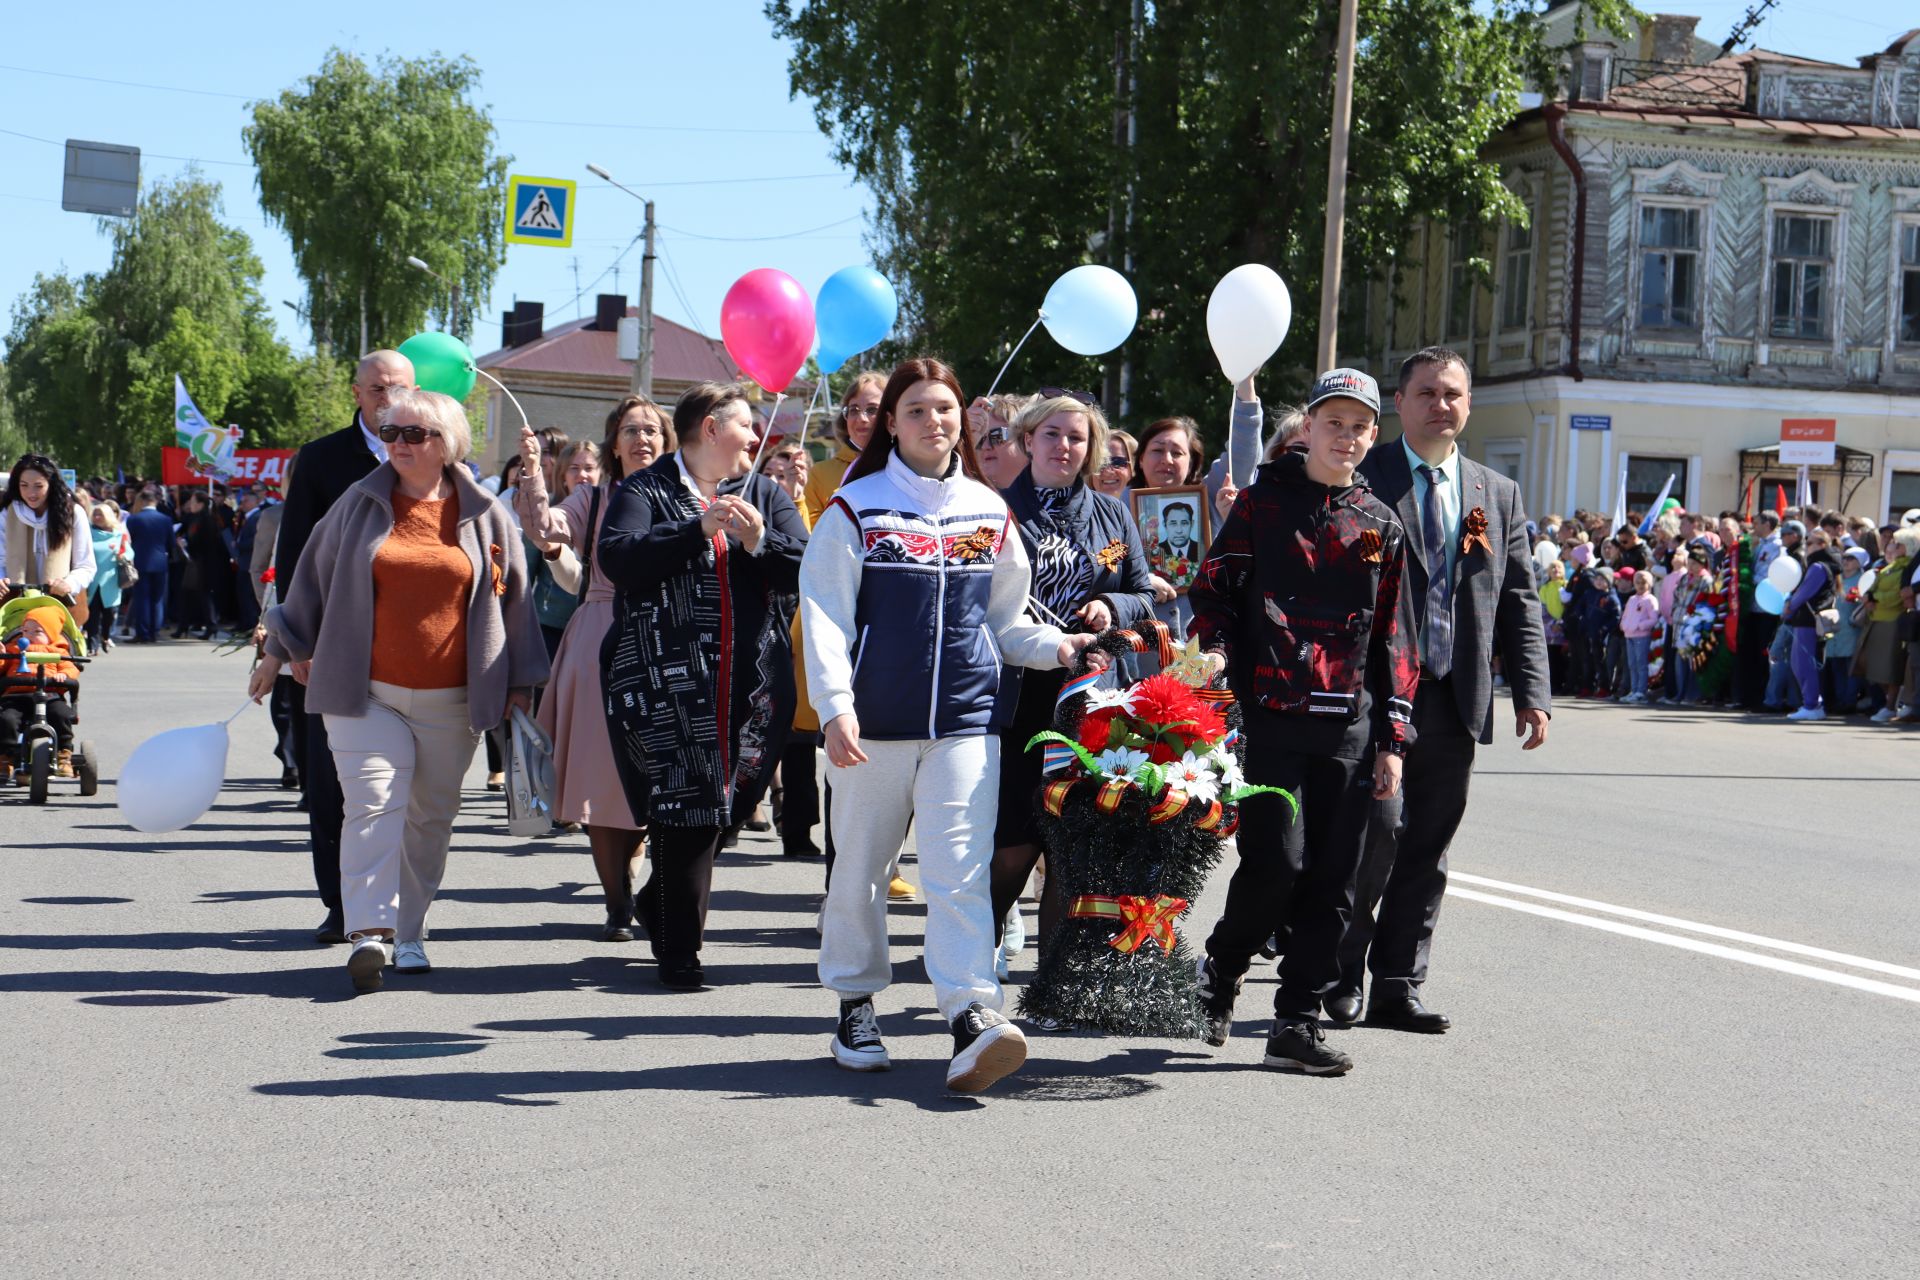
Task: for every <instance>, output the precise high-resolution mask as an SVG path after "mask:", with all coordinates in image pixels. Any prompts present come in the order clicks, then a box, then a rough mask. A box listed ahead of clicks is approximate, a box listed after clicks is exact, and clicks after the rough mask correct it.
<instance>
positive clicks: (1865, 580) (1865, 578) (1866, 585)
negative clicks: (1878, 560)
mask: <svg viewBox="0 0 1920 1280" xmlns="http://www.w3.org/2000/svg"><path fill="white" fill-rule="evenodd" d="M1878 581H1880V575H1879V574H1877V573H1875V572H1874V571H1873V570H1871V569H1868V570H1867V571H1866V572H1865V573H1863V574H1861V575H1860V581H1858V582H1856V583H1854V584H1853V589H1854V590H1855V591H1858V592H1859V593H1860V595H1861V598H1862V599H1864V598H1865V597H1866V594H1867V593H1868V592H1869V591H1872V590H1873V584H1874V583H1876V582H1878Z"/></svg>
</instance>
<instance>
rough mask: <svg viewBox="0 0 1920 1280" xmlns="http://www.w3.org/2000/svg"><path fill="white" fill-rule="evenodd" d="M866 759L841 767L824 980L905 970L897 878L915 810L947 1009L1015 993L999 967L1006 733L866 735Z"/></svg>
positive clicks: (932, 968)
mask: <svg viewBox="0 0 1920 1280" xmlns="http://www.w3.org/2000/svg"><path fill="white" fill-rule="evenodd" d="M860 748H861V750H863V751H865V752H866V754H867V762H866V763H865V764H857V765H852V766H850V767H847V768H837V767H836V768H834V769H833V846H834V863H833V883H832V884H831V885H830V886H829V887H828V889H827V905H826V911H825V915H824V918H823V919H822V921H821V939H820V982H821V984H822V985H823V986H825V987H827V988H829V989H830V990H833V991H836V992H838V993H839V994H840V995H841V997H842V998H843V999H844V998H850V997H854V996H863V995H873V994H875V993H877V992H879V991H883V990H885V989H886V987H887V984H888V983H890V982H891V981H892V980H893V964H892V960H891V957H890V956H889V954H888V944H887V879H888V876H889V874H890V872H889V868H891V867H892V865H893V860H894V856H895V855H896V854H898V853H899V852H900V842H901V840H902V839H904V838H905V836H906V834H907V820H908V818H912V819H913V831H914V839H915V842H916V843H917V845H918V847H919V851H920V890H921V892H922V893H924V894H925V895H926V899H927V936H926V968H927V979H928V981H930V982H931V983H932V984H933V996H934V1000H935V1001H936V1002H937V1003H938V1004H939V1006H940V1016H941V1017H943V1018H945V1019H947V1020H948V1021H949V1022H951V1021H952V1020H953V1019H954V1018H956V1017H958V1016H959V1015H960V1013H961V1012H962V1011H963V1010H965V1009H966V1007H967V1006H968V1005H969V1004H971V1003H973V1002H974V1001H976V1000H977V1001H979V1002H980V1003H981V1004H983V1005H985V1006H986V1007H987V1008H989V1009H996V1010H997V1009H999V1008H1000V1007H1001V1005H1002V1003H1004V998H1003V996H1002V995H1001V991H1000V982H999V979H997V978H995V977H994V972H993V959H994V941H993V897H992V893H991V891H990V879H989V873H990V871H991V869H992V863H993V825H994V820H995V818H996V817H997V816H998V815H997V811H998V808H999V786H1000V739H999V738H997V737H991V736H986V735H976V736H973V737H965V738H939V739H920V740H913V741H888V742H882V741H865V740H863V741H862V742H861V744H860Z"/></svg>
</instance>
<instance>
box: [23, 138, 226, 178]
mask: <svg viewBox="0 0 1920 1280" xmlns="http://www.w3.org/2000/svg"><path fill="white" fill-rule="evenodd" d="M0 133H4V134H7V135H9V136H10V137H15V138H25V139H26V140H27V141H28V142H44V143H46V144H47V145H48V146H50V147H63V148H64V147H65V146H66V145H67V144H66V143H64V142H59V141H56V140H55V139H53V138H42V137H40V136H39V135H38V134H33V133H21V132H20V131H19V130H18V129H0ZM140 158H141V159H142V160H146V159H153V160H179V161H182V162H184V163H186V164H220V165H229V166H231V167H233V168H236V169H251V168H253V161H251V160H209V159H207V158H206V157H205V156H170V155H167V154H165V153H164V152H160V151H142V152H141V153H140Z"/></svg>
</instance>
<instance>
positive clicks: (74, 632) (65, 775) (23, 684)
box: [0, 587, 100, 804]
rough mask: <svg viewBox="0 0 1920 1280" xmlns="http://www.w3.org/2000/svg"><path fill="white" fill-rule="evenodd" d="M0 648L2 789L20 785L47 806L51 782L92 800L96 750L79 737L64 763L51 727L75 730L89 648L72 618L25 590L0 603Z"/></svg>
mask: <svg viewBox="0 0 1920 1280" xmlns="http://www.w3.org/2000/svg"><path fill="white" fill-rule="evenodd" d="M0 643H4V645H5V652H4V654H0V659H3V661H0V787H8V786H19V785H21V784H22V783H24V784H25V785H26V787H27V799H28V800H29V801H31V802H32V803H34V804H45V803H46V802H47V790H48V787H49V785H50V784H51V783H52V782H53V781H55V780H56V779H62V780H64V779H73V780H77V781H78V782H79V784H80V794H81V795H83V796H90V795H93V794H94V793H96V792H97V791H99V790H100V767H99V759H100V758H99V756H98V755H96V754H95V752H94V749H93V743H92V742H83V741H81V740H80V739H79V738H77V737H76V738H75V739H74V747H73V750H72V752H71V753H67V754H65V755H64V756H63V753H62V752H61V751H60V747H59V731H58V728H57V727H56V725H55V723H54V721H55V716H56V715H58V716H59V718H62V719H65V720H67V721H69V722H70V723H71V724H73V725H74V726H76V727H77V726H78V725H79V723H80V679H79V675H80V673H79V668H80V667H82V666H85V665H86V663H87V662H88V658H87V641H86V637H85V635H83V634H82V633H81V630H80V628H79V626H78V625H77V624H76V623H75V622H74V620H73V615H72V614H71V613H69V612H68V611H67V606H66V605H65V604H64V603H62V602H61V600H60V599H59V598H58V597H57V596H50V595H47V594H46V593H44V592H42V591H39V590H36V589H34V588H31V587H28V588H24V589H22V590H20V591H19V593H18V594H16V595H14V596H12V597H10V598H9V599H8V600H7V601H6V603H4V604H0ZM55 706H59V707H60V708H61V710H60V711H59V712H54V711H52V710H51V709H52V708H53V707H55Z"/></svg>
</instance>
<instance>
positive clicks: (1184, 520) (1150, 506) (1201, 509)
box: [1127, 484, 1213, 595]
mask: <svg viewBox="0 0 1920 1280" xmlns="http://www.w3.org/2000/svg"><path fill="white" fill-rule="evenodd" d="M1127 500H1128V501H1129V502H1130V503H1131V504H1132V505H1133V522H1134V524H1136V525H1137V526H1139V529H1140V545H1141V546H1142V547H1145V548H1146V551H1147V571H1148V572H1149V573H1157V574H1159V575H1160V576H1161V577H1163V578H1165V579H1166V580H1167V581H1168V582H1170V583H1172V584H1173V589H1174V590H1175V591H1177V592H1179V593H1180V594H1181V595H1185V594H1187V588H1188V587H1190V586H1192V585H1193V579H1194V576H1195V575H1196V574H1198V573H1199V572H1200V562H1201V561H1202V560H1204V559H1206V558H1207V545H1208V544H1209V543H1211V542H1212V541H1213V519H1212V514H1213V513H1212V509H1211V508H1212V504H1211V503H1209V502H1208V501H1207V487H1206V486H1205V485H1203V484H1181V485H1173V486H1171V487H1169V488H1165V489H1130V490H1128V491H1127Z"/></svg>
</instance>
